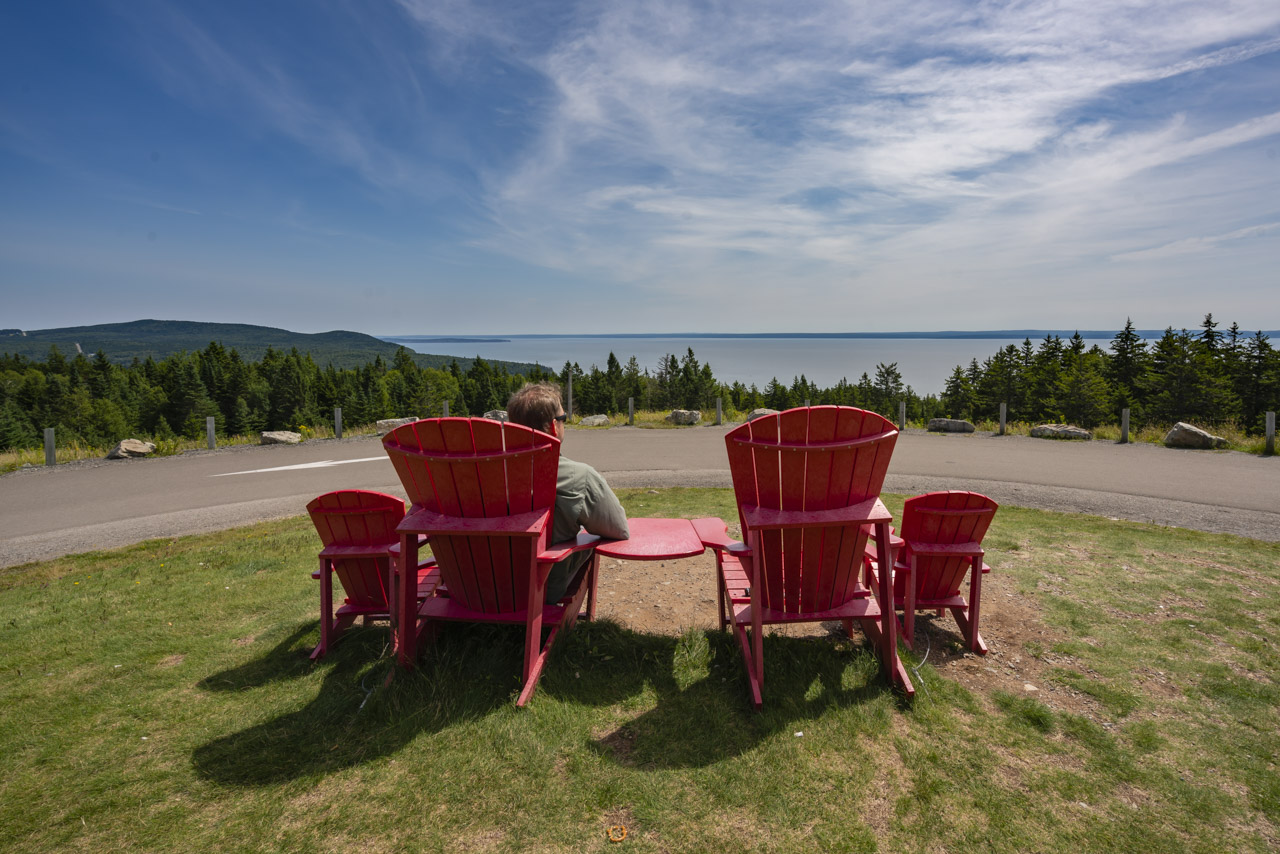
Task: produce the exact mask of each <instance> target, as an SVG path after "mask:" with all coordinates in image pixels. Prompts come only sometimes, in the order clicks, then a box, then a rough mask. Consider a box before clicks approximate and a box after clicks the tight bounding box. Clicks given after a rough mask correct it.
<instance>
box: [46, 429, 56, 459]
mask: <svg viewBox="0 0 1280 854" xmlns="http://www.w3.org/2000/svg"><path fill="white" fill-rule="evenodd" d="M44 464H45V465H47V466H56V465H57V464H58V452H57V450H56V449H55V448H54V445H53V428H52V427H46V428H44Z"/></svg>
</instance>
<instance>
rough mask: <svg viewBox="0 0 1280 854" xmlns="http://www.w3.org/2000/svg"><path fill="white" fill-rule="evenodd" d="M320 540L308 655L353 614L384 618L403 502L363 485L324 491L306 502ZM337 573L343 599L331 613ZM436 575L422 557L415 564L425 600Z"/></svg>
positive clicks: (325, 645) (317, 652) (324, 647)
mask: <svg viewBox="0 0 1280 854" xmlns="http://www.w3.org/2000/svg"><path fill="white" fill-rule="evenodd" d="M307 513H309V514H310V515H311V522H312V524H314V525H315V526H316V533H317V534H319V535H320V542H321V543H322V544H323V545H324V548H323V549H322V550H321V551H320V568H319V569H318V570H316V571H315V572H313V573H311V577H312V578H318V579H319V580H320V643H319V644H317V645H316V648H315V649H314V650H312V652H311V658H312V659H317V658H320V657H322V656H324V655H325V654H326V653H327V652H328V651H329V647H330V646H331V645H333V644H334V643H335V642H336V641H337V640H338V637H339V635H341V634H342V632H343V631H345V630H346V629H347V628H348V627H349V626H350V625H351V624H352V623H354V622H355V620H356V618H357V617H363V618H364V621H365V623H366V624H367V623H368V622H369V621H370V620H374V619H384V620H385V619H390V617H391V612H392V610H393V607H392V603H393V601H394V590H395V585H394V584H393V583H392V579H393V569H392V567H393V565H394V561H393V558H394V556H395V555H396V554H398V553H399V551H400V544H399V534H398V533H396V526H397V525H399V524H400V521H401V520H402V519H404V502H403V501H401V500H400V499H399V498H396V497H395V496H394V495H385V494H383V493H381V492H369V491H367V490H363V489H343V490H339V491H337V492H328V493H325V494H324V495H321V496H320V497H319V498H316V499H314V500H312V501H311V503H309V504H308V505H307ZM335 574H336V575H337V576H338V581H339V582H340V583H341V585H342V590H343V591H344V592H345V593H346V599H345V601H344V602H343V603H342V606H341V607H340V608H338V613H337V614H334V613H333V576H334V575H335ZM439 578H440V573H439V572H438V571H437V570H436V569H435V562H434V561H433V560H428V561H426V562H424V563H422V564H421V565H420V566H419V567H418V572H417V578H416V581H417V586H418V590H417V595H418V596H419V597H423V598H425V597H426V596H428V595H429V594H430V593H431V591H432V590H433V589H434V588H435V586H436V584H437V582H438V581H439Z"/></svg>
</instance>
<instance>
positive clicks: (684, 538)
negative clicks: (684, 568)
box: [596, 519, 704, 560]
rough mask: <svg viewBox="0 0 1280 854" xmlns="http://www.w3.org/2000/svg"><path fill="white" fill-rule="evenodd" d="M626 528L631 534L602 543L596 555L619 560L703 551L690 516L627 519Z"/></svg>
mask: <svg viewBox="0 0 1280 854" xmlns="http://www.w3.org/2000/svg"><path fill="white" fill-rule="evenodd" d="M627 530H628V531H630V533H631V536H630V537H628V538H627V539H625V540H609V541H607V542H601V543H600V545H598V546H596V554H601V555H605V556H606V557H612V558H617V559H619V560H668V559H672V560H674V559H675V558H682V557H694V556H695V555H700V554H702V552H703V551H704V547H703V545H702V540H701V539H699V537H698V532H697V531H696V530H694V527H693V522H691V521H690V520H688V519H628V520H627Z"/></svg>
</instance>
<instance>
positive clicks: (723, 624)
mask: <svg viewBox="0 0 1280 854" xmlns="http://www.w3.org/2000/svg"><path fill="white" fill-rule="evenodd" d="M725 584H726V582H725V578H724V560H723V558H721V556H720V553H719V552H716V595H717V597H718V599H719V601H718V603H717V604H718V605H719V608H720V631H722V632H723V631H725V630H726V629H728V628H729V617H728V616H727V609H726V607H725V606H726V604H727V602H728V593H727V592H726V590H725Z"/></svg>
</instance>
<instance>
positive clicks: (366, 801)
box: [0, 490, 1280, 852]
mask: <svg viewBox="0 0 1280 854" xmlns="http://www.w3.org/2000/svg"><path fill="white" fill-rule="evenodd" d="M620 494H621V496H622V497H623V500H624V504H626V505H627V508H628V511H629V513H630V514H632V515H652V516H668V515H721V516H725V517H732V516H733V515H734V512H733V505H732V498H731V495H730V493H729V492H728V491H727V490H664V491H659V492H656V493H655V492H653V491H650V490H629V491H624V492H622V493H620ZM901 500H902V499H901V497H897V498H894V497H892V496H890V497H888V500H887V502H886V503H888V504H889V505H890V508H891V509H892V510H894V511H895V513H896V512H898V511H899V510H900V509H901ZM987 545H988V548H989V553H988V562H989V563H990V564H991V565H992V566H993V567H995V572H994V573H993V575H992V576H988V578H989V579H990V580H991V586H989V587H985V588H984V590H985V591H986V592H987V594H988V596H990V597H993V598H992V602H993V605H992V608H993V609H995V608H996V607H997V606H996V604H995V597H1001V598H1000V607H1003V608H1006V609H1007V613H1008V614H1017V615H1019V621H1020V623H1022V624H1025V625H1026V626H1028V627H1029V629H1028V630H1027V631H1025V632H1019V633H1016V634H1015V635H1014V637H1016V638H1017V639H1016V641H1011V640H1006V641H1004V646H1003V647H1002V648H996V644H994V643H993V650H992V656H991V657H990V658H989V659H988V660H985V661H981V662H979V661H977V660H970V659H967V658H966V657H965V656H964V655H963V654H962V653H961V652H960V651H959V650H958V649H957V648H956V647H958V643H955V642H953V643H952V644H951V646H949V647H948V646H947V642H946V638H954V639H955V641H958V635H957V634H956V633H955V632H954V631H952V630H951V627H950V626H949V625H948V624H947V623H945V622H943V621H938V626H937V629H936V631H935V630H934V629H930V635H929V637H930V640H931V652H930V656H929V658H928V660H926V661H925V662H924V663H923V664H921V658H920V656H918V655H913V654H911V653H908V652H906V650H905V648H904V656H905V657H906V659H907V661H908V664H909V667H916V668H918V671H917V676H918V678H919V679H920V680H921V682H922V686H921V688H920V689H919V691H918V693H917V697H916V700H915V701H914V702H913V703H907V702H905V701H904V700H902V699H901V697H899V696H898V695H895V694H894V693H893V692H892V691H891V690H890V689H889V687H888V684H887V682H886V681H885V679H884V678H883V676H882V675H881V674H880V671H879V667H878V664H877V661H876V659H875V658H874V657H873V655H872V654H871V652H870V650H869V649H868V648H867V647H866V645H865V642H864V641H863V640H862V639H861V637H860V636H859V637H858V638H856V639H855V640H853V641H849V640H842V639H839V638H836V637H834V636H827V637H816V638H797V637H786V636H771V637H769V638H768V639H767V640H766V648H765V664H766V681H765V707H764V710H763V711H762V712H760V713H754V712H752V711H750V708H749V704H748V701H747V693H746V687H745V677H744V675H743V670H742V663H741V659H740V657H739V655H738V651H737V648H736V646H735V645H734V644H733V642H732V641H731V639H730V638H729V637H727V636H722V635H720V634H719V633H718V632H705V631H688V632H686V633H685V634H684V635H682V636H674V635H663V634H638V633H635V632H632V631H629V630H627V629H625V628H623V627H622V626H620V625H618V624H617V623H614V622H610V621H608V620H604V621H600V622H597V623H595V624H584V623H579V625H578V626H577V628H575V629H574V631H573V632H571V633H570V634H568V635H566V636H565V637H564V639H563V641H562V642H561V644H560V645H559V646H558V647H557V651H556V652H555V654H553V657H552V659H551V661H550V663H549V664H548V668H547V671H546V673H545V675H544V677H543V680H542V683H541V687H540V688H539V690H538V693H537V694H536V695H535V696H534V698H533V700H532V702H531V703H530V705H529V707H528V708H526V709H523V710H517V709H515V708H514V706H513V700H514V697H515V694H516V693H517V691H518V689H519V669H520V654H521V643H522V635H521V632H520V630H518V629H495V628H489V627H465V626H453V627H449V628H447V629H446V630H445V631H444V632H442V634H441V636H440V638H439V640H438V641H437V644H436V646H435V647H434V648H433V650H432V651H431V652H429V653H427V655H426V657H425V658H424V660H423V664H422V667H421V668H420V670H419V671H417V672H415V673H412V674H408V675H400V676H398V677H397V678H396V679H395V680H393V682H392V684H391V685H390V687H388V688H383V687H382V685H383V680H384V677H385V676H386V675H387V673H388V672H389V671H390V670H391V667H392V665H391V661H390V657H389V654H388V651H387V649H386V631H385V628H384V627H383V626H380V625H379V626H374V627H369V628H361V629H358V630H356V631H355V632H354V633H352V634H349V635H348V636H347V637H345V638H344V639H343V641H342V642H340V643H339V644H338V645H337V647H336V648H335V649H334V650H333V652H331V653H330V655H329V656H328V657H327V658H326V660H324V661H323V662H321V663H319V664H316V665H313V664H311V663H310V662H309V660H308V658H307V654H308V653H309V651H310V649H311V647H312V645H314V644H315V642H316V641H317V639H318V635H319V628H318V622H317V606H318V594H317V584H316V582H314V581H313V580H312V579H311V578H310V572H311V570H312V568H313V566H314V564H315V560H314V556H315V552H316V550H317V549H318V541H317V539H316V537H315V534H314V532H313V531H312V529H311V527H310V523H309V522H308V521H307V520H306V519H305V518H297V519H292V520H286V521H282V522H272V523H265V524H261V525H256V526H253V527H250V528H242V529H239V530H234V531H227V532H223V533H219V534H214V535H207V536H200V537H189V538H183V539H179V540H172V541H170V540H158V541H151V542H147V543H143V544H140V545H137V546H133V547H130V548H125V549H121V550H118V551H112V552H99V553H93V554H86V555H79V556H75V557H70V558H65V559H61V560H56V561H49V562H44V563H38V564H28V565H26V566H23V567H18V568H16V569H11V570H4V571H2V572H0V673H3V681H2V682H0V692H2V696H0V703H2V704H3V709H4V723H5V725H4V726H3V727H0V755H3V756H4V757H5V771H4V774H3V777H2V778H0V832H2V833H3V838H4V840H5V846H4V847H5V849H6V850H10V851H23V852H48V851H108V850H124V849H128V850H143V851H184V852H185V851H203V850H227V851H241V850H243V851H277V850H279V851H298V850H311V851H347V850H355V849H359V850H363V851H371V852H376V851H416V850H423V851H441V852H444V851H449V852H454V851H575V852H576V851H603V850H617V851H622V850H633V851H673V852H674V851H719V850H734V851H814V850H823V851H913V852H915V851H1010V852H1015V851H1061V850H1078V851H1142V852H1156V851H1170V852H1184V851H1206V852H1208V851H1212V852H1219V851H1224V850H1229V851H1260V852H1261V851H1274V850H1276V849H1277V846H1280V772H1278V771H1277V767H1276V756H1277V754H1280V712H1278V711H1277V709H1278V708H1280V685H1278V684H1277V675H1278V673H1280V667H1278V665H1280V655H1278V653H1277V648H1276V638H1277V636H1278V634H1280V632H1278V631H1277V630H1278V629H1280V584H1278V582H1280V546H1278V545H1276V544H1271V543H1261V542H1256V541H1251V540H1243V539H1238V538H1232V537H1228V536H1223V535H1210V534H1201V533H1197V532H1194V531H1186V530H1175V529H1166V528H1159V527H1154V526H1149V525H1141V524H1135V523H1129V522H1113V521H1108V520H1104V519H1097V518H1091V517H1082V516H1069V515H1061V514H1052V513H1044V512H1039V511H1032V510H1022V509H1018V508H1012V507H1005V508H1001V510H1000V512H999V514H998V515H997V517H996V520H995V523H994V525H993V527H992V530H991V533H990V534H989V535H988V539H987ZM997 578H999V584H1000V585H1001V586H996V583H995V582H996V579H997ZM928 622H929V621H926V623H928ZM1030 627H1033V628H1034V630H1031V628H1030ZM988 640H989V641H991V640H992V639H991V638H988ZM1011 646H1012V647H1014V648H1011ZM921 652H923V650H921ZM1014 660H1017V661H1021V662H1024V663H1025V664H1026V665H1027V666H1030V667H1032V668H1034V670H1035V672H1036V673H1037V674H1038V678H1040V679H1042V680H1043V683H1044V685H1045V687H1046V688H1053V689H1056V690H1044V691H1040V692H1028V691H1014V690H999V689H996V688H992V687H990V685H992V684H994V683H990V682H986V681H983V679H982V678H981V674H982V673H983V672H986V671H985V668H992V669H995V668H999V667H1004V666H1008V665H1007V663H1008V662H1012V661H1014ZM1002 662H1004V663H1002ZM971 672H972V673H975V674H977V676H974V677H972V678H971V677H970V676H969V675H968V674H970V673H971ZM1055 698H1063V699H1064V700H1065V699H1067V698H1070V700H1071V701H1070V702H1065V701H1064V702H1059V700H1058V699H1055ZM801 733H803V735H801ZM612 826H625V827H626V828H627V834H628V835H627V837H626V839H625V840H624V841H622V842H620V843H617V844H614V843H610V842H609V841H608V840H607V838H606V832H607V829H608V828H609V827H612Z"/></svg>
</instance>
